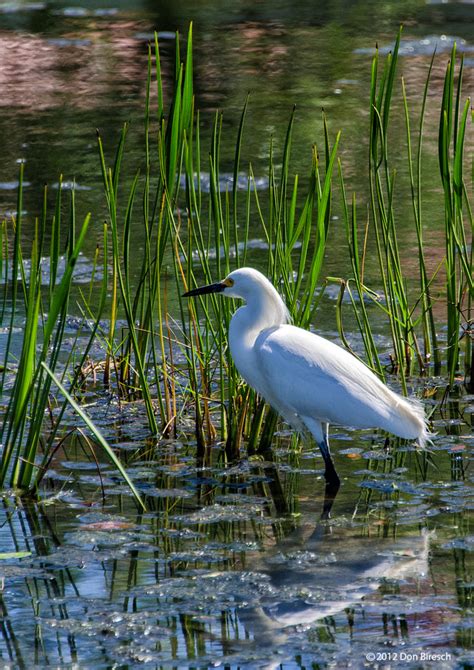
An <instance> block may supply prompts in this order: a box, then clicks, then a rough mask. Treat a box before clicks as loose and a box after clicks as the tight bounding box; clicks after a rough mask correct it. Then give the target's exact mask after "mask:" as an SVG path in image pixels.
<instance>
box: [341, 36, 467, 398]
mask: <svg viewBox="0 0 474 670" xmlns="http://www.w3.org/2000/svg"><path fill="white" fill-rule="evenodd" d="M400 35H401V33H399V35H398V38H397V40H396V42H395V45H394V49H393V52H391V53H390V54H389V55H388V56H387V58H386V60H385V64H384V66H383V69H382V73H381V75H379V69H380V63H379V55H378V52H377V51H376V53H375V56H374V58H373V62H372V77H371V91H370V124H369V137H370V142H369V219H368V222H367V225H366V226H365V229H364V231H363V240H362V242H361V241H360V240H359V237H360V231H359V230H358V224H357V208H356V196H355V194H353V197H352V204H351V207H349V204H348V201H347V197H346V192H345V186H344V179H343V169H342V165H341V164H340V180H341V186H342V189H341V190H342V196H343V212H344V219H345V223H346V233H347V241H348V249H349V253H350V258H351V264H352V271H353V276H352V277H350V279H349V281H350V282H354V284H355V287H356V291H357V295H358V300H357V301H355V300H354V298H353V297H352V294H350V297H351V304H352V307H353V310H354V313H355V315H356V319H357V323H358V325H359V329H360V331H361V334H362V338H363V342H364V345H365V352H366V356H367V359H368V361H369V362H370V364H371V365H372V367H374V368H375V369H377V370H378V371H379V373H382V370H381V369H380V363H379V358H378V355H377V351H376V347H375V344H374V338H373V333H372V327H371V323H370V319H369V317H368V314H367V308H366V305H365V301H364V297H368V298H369V299H371V300H372V301H373V303H374V304H375V305H377V306H378V308H379V309H380V310H382V311H383V312H384V313H385V315H386V317H387V325H388V327H389V329H390V333H391V337H392V345H393V355H392V362H393V370H396V372H397V373H398V374H399V377H400V381H401V383H402V387H403V388H404V390H405V392H406V388H407V386H406V377H407V375H411V374H413V373H418V374H425V373H426V372H427V371H428V368H431V369H432V370H433V371H434V373H435V374H439V373H440V370H441V365H442V362H443V361H442V347H443V345H442V344H441V343H440V338H439V334H438V329H439V326H440V324H439V323H436V317H435V313H434V307H435V302H436V300H435V299H434V298H433V291H436V292H437V293H441V295H442V300H443V301H444V302H445V304H446V314H447V345H445V346H446V352H447V369H448V374H449V383H450V385H453V383H454V380H455V376H456V374H457V372H458V371H459V366H460V364H461V360H460V344H459V343H460V339H461V337H462V336H464V340H465V343H466V344H465V357H464V361H465V377H466V384H467V385H469V384H472V379H473V373H474V370H473V369H472V362H471V356H472V354H471V352H472V332H470V330H471V326H470V324H471V322H472V320H471V305H472V294H473V283H472V276H473V264H472V242H471V243H469V242H468V238H467V235H468V231H469V230H470V235H471V241H472V231H473V221H472V210H471V206H470V202H469V195H468V191H467V189H466V185H465V182H464V177H463V154H464V148H465V135H466V125H467V118H468V111H469V106H470V100H469V99H466V100H465V101H464V103H463V101H462V72H463V65H462V60H461V64H460V68H459V74H458V78H457V86H455V63H456V47H455V46H454V47H453V50H452V54H451V59H450V61H449V63H448V65H447V69H446V75H445V83H444V92H443V99H442V102H441V112H440V123H439V166H440V173H441V178H442V186H443V191H444V205H445V243H446V255H445V258H444V262H443V263H442V264H441V265H444V284H443V283H442V281H443V280H442V279H441V275H442V274H443V273H442V272H440V270H441V269H442V268H441V265H440V266H439V267H438V268H437V269H436V270H435V271H434V274H433V275H432V276H430V275H429V272H428V269H427V264H426V256H427V250H426V244H425V239H424V233H423V194H424V190H425V189H426V185H425V184H424V183H423V175H422V163H423V153H422V147H423V139H424V128H425V124H424V121H425V113H426V105H427V96H428V91H429V86H430V81H431V72H432V67H433V62H434V58H435V54H433V57H432V59H431V62H430V64H429V67H428V72H427V77H426V82H425V86H424V90H423V96H422V101H421V111H420V115H419V119H418V130H417V133H416V138H415V139H416V143H417V146H416V151H415V153H414V152H413V140H412V129H411V118H410V110H409V104H408V100H407V95H406V90H405V83H404V80H403V78H402V80H401V85H402V99H403V111H404V117H405V125H406V157H407V166H408V177H409V183H410V193H411V201H412V210H413V223H414V231H415V234H416V247H417V261H418V268H419V280H418V285H417V286H416V288H414V287H413V281H411V284H412V286H411V287H410V290H408V286H409V284H410V282H409V280H408V275H407V273H406V272H405V271H404V268H403V266H404V261H405V260H406V259H404V258H403V254H402V252H401V250H400V245H399V239H398V235H397V216H396V205H395V201H396V174H397V171H396V169H395V168H393V167H391V164H390V157H389V153H390V144H391V141H397V142H398V141H399V138H398V137H396V136H394V135H393V134H392V135H391V133H390V128H389V125H390V118H391V114H392V113H393V110H392V107H393V101H392V95H393V87H394V82H395V76H396V65H397V59H398V50H399V46H400ZM391 137H392V138H395V140H394V139H391ZM370 235H372V236H373V237H374V238H375V247H376V250H377V256H378V261H379V269H380V272H379V276H380V280H381V285H382V289H383V295H384V298H385V300H384V301H380V300H378V299H377V294H376V292H375V291H373V290H371V289H370V288H368V287H367V286H366V285H365V277H364V264H365V252H366V247H367V244H368V242H367V238H368V236H370ZM347 279H348V278H346V280H345V281H344V280H341V281H343V284H344V286H347ZM437 300H438V301H439V300H440V298H439V296H438V297H437ZM341 306H342V300H341V301H340V302H339V310H340V309H341ZM339 323H340V324H341V323H342V316H341V314H340V313H339ZM340 331H341V336H343V331H342V327H341V328H340Z"/></svg>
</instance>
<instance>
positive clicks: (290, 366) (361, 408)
mask: <svg viewBox="0 0 474 670" xmlns="http://www.w3.org/2000/svg"><path fill="white" fill-rule="evenodd" d="M205 293H222V295H224V296H226V297H229V298H241V299H242V300H244V301H245V303H246V304H245V305H243V306H242V307H240V308H239V309H238V310H237V311H236V312H235V314H234V315H233V317H232V320H231V322H230V328H229V346H230V351H231V354H232V357H233V359H234V362H235V365H236V367H237V370H238V371H239V373H240V374H241V375H242V377H243V378H244V380H245V381H246V382H247V383H248V384H249V385H250V386H252V387H253V388H254V389H255V390H256V391H257V392H258V393H259V394H260V395H261V396H263V398H265V400H266V401H267V402H268V403H269V404H270V405H271V406H272V407H274V408H275V410H276V411H277V412H279V414H281V415H282V417H283V418H284V419H285V420H286V421H287V422H288V423H289V424H290V425H291V426H292V427H293V428H294V429H295V430H297V431H299V432H305V431H306V430H308V431H309V432H310V433H311V434H312V435H313V437H314V439H315V440H316V442H317V443H318V445H319V448H320V450H321V454H322V456H323V459H324V464H325V472H324V476H325V479H326V482H327V483H328V484H330V485H332V486H335V487H338V486H339V477H338V475H337V473H336V470H335V468H334V464H333V461H332V458H331V453H330V451H329V442H328V428H329V424H332V423H335V424H339V425H343V426H350V427H352V428H382V429H383V430H386V431H387V432H389V433H394V434H395V435H398V436H399V437H402V438H405V439H410V440H417V441H418V444H419V445H420V446H421V447H423V446H424V445H425V443H426V441H427V439H428V438H429V433H428V429H427V425H426V419H425V413H424V410H423V407H422V405H421V403H419V402H418V401H415V400H407V399H406V398H402V397H401V396H400V395H398V394H397V393H394V392H393V391H391V390H390V389H389V388H388V387H387V386H386V385H385V384H383V382H381V381H380V379H379V378H378V377H377V376H376V375H375V374H374V373H373V372H372V371H371V370H369V368H368V367H367V366H366V365H364V363H362V362H361V361H360V360H358V359H357V358H356V357H355V356H353V355H352V354H351V353H349V352H348V351H346V350H345V349H342V348H341V347H340V346H338V345H337V344H334V343H333V342H329V341H328V340H326V339H324V338H323V337H320V336H319V335H316V334H314V333H311V332H309V331H307V330H303V329H302V328H297V327H296V326H292V325H290V324H289V323H288V322H289V313H288V310H287V308H286V306H285V303H284V302H283V300H282V298H281V297H280V295H279V294H278V292H277V291H276V289H275V288H274V286H273V285H272V284H271V282H270V281H269V280H268V279H267V278H266V277H264V275H263V274H261V272H258V271H257V270H254V269H252V268H240V269H238V270H234V271H233V272H231V273H230V274H229V275H228V276H227V277H226V278H225V279H224V280H223V281H221V282H217V283H216V284H210V285H208V286H203V287H200V288H196V289H193V290H191V291H188V292H187V293H185V294H184V296H194V295H201V294H205Z"/></svg>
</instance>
